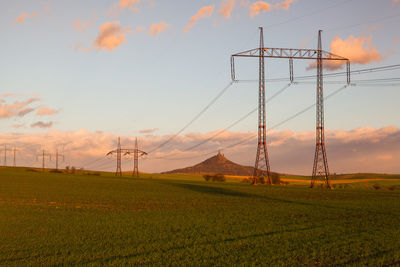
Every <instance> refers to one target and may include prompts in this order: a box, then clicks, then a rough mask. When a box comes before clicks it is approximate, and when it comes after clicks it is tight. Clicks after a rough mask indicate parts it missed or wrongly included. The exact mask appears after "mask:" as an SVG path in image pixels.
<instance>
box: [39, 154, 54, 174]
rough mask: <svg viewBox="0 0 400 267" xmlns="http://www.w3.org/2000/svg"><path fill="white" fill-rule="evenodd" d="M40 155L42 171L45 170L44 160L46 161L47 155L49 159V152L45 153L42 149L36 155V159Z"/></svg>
mask: <svg viewBox="0 0 400 267" xmlns="http://www.w3.org/2000/svg"><path fill="white" fill-rule="evenodd" d="M40 157H42V171H43V172H44V170H45V161H46V157H48V158H49V160H50V161H51V154H50V153H47V152H46V151H45V150H44V149H43V150H42V153H41V154H38V155H36V160H39V158H40Z"/></svg>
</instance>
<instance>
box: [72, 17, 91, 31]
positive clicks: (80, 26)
mask: <svg viewBox="0 0 400 267" xmlns="http://www.w3.org/2000/svg"><path fill="white" fill-rule="evenodd" d="M93 24H94V21H93V20H90V19H89V20H87V21H81V20H80V19H75V20H74V22H73V23H72V25H73V27H74V29H75V30H76V31H78V32H85V31H87V30H88V29H89V27H90V26H91V25H93Z"/></svg>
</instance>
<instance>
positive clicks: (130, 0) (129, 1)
mask: <svg viewBox="0 0 400 267" xmlns="http://www.w3.org/2000/svg"><path fill="white" fill-rule="evenodd" d="M138 3H140V0H121V2H119V6H120V7H127V8H131V7H132V6H133V5H134V4H138Z"/></svg>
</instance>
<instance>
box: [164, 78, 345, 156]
mask: <svg viewBox="0 0 400 267" xmlns="http://www.w3.org/2000/svg"><path fill="white" fill-rule="evenodd" d="M348 87H349V86H347V85H344V86H342V87H340V88H338V89H336V90H335V91H333V92H332V93H330V94H328V95H327V96H326V97H324V100H328V99H329V98H331V97H333V96H335V95H336V94H338V93H339V92H341V91H343V90H344V89H346V88H348ZM315 106H316V103H313V104H312V105H309V106H307V107H305V108H304V109H302V110H300V111H299V112H297V113H295V114H294V115H292V116H290V117H288V118H286V119H284V120H282V121H281V122H279V123H276V124H274V125H273V126H271V127H270V128H269V129H268V130H267V132H270V131H271V130H274V129H276V128H278V127H280V126H282V125H283V124H285V123H287V122H289V121H291V120H293V119H295V118H297V117H299V116H300V115H302V114H304V113H306V112H307V111H309V110H310V109H312V108H313V107H315ZM256 137H257V134H255V135H252V136H249V137H246V138H244V139H243V140H240V141H239V142H236V143H233V144H231V145H228V146H226V147H223V148H220V149H219V150H227V149H230V148H233V147H235V146H238V145H241V144H243V143H246V142H248V141H250V140H252V139H254V138H256ZM180 153H182V152H180ZM214 153H215V150H213V151H210V152H207V153H204V154H201V155H197V156H192V157H181V158H158V159H164V160H184V159H192V158H199V157H204V156H207V155H211V154H214Z"/></svg>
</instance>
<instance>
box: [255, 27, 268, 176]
mask: <svg viewBox="0 0 400 267" xmlns="http://www.w3.org/2000/svg"><path fill="white" fill-rule="evenodd" d="M259 51H260V55H259V81H258V82H259V88H258V145H257V154H256V162H255V164H254V172H253V183H254V184H255V183H257V180H258V178H260V177H262V176H265V175H266V176H267V178H268V183H269V184H271V174H270V166H269V158H268V149H267V127H266V112H265V64H264V32H263V28H262V27H260V49H259Z"/></svg>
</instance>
